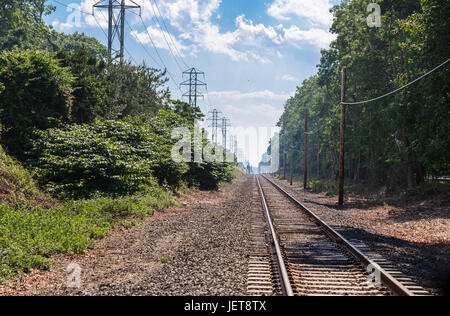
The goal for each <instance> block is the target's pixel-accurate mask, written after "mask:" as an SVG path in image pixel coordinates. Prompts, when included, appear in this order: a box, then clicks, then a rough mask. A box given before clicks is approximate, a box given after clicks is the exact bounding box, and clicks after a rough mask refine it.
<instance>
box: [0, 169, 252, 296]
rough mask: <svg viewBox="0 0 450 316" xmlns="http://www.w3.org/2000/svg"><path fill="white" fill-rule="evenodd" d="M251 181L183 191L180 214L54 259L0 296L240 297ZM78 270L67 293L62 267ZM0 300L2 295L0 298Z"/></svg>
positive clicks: (161, 214) (166, 214) (162, 217)
mask: <svg viewBox="0 0 450 316" xmlns="http://www.w3.org/2000/svg"><path fill="white" fill-rule="evenodd" d="M253 181H254V177H252V176H246V177H240V178H238V179H236V180H235V183H234V184H229V185H225V186H224V187H222V188H221V189H220V190H219V191H218V192H200V191H194V190H189V191H187V192H185V193H184V194H182V195H181V197H180V199H179V200H180V206H179V207H176V208H174V209H171V210H168V211H164V212H158V213H157V214H156V215H155V216H154V217H152V218H150V219H149V220H147V221H146V222H145V223H143V224H142V225H140V226H139V227H135V228H132V229H130V230H128V231H125V232H116V233H113V234H112V235H111V236H110V237H108V238H106V239H104V240H101V241H99V242H98V243H97V244H96V246H95V248H94V249H92V250H89V251H88V252H87V253H86V254H85V255H79V256H71V257H68V256H55V258H54V260H55V262H54V265H53V267H52V269H51V271H49V272H43V271H38V270H35V271H33V272H32V273H30V274H28V275H26V276H25V277H24V278H23V279H22V280H20V281H15V282H11V283H10V284H7V285H5V284H4V285H3V287H0V294H2V295H89V296H90V295H146V296H174V295H176V296H185V295H193V296H199V295H212V296H221V295H223V296H225V295H226V296H228V295H246V291H247V269H248V252H249V250H248V249H249V225H250V211H249V209H250V207H251V203H248V202H249V201H250V200H251V199H252V194H253V191H252V188H253V187H252V186H253V185H254V183H253ZM70 263H76V264H78V265H79V266H80V267H81V272H82V273H81V287H80V288H79V289H71V288H68V287H67V285H66V284H67V282H66V278H67V272H65V269H66V267H67V266H68V265H69V264H70ZM2 292H3V293H2Z"/></svg>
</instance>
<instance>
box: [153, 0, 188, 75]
mask: <svg viewBox="0 0 450 316" xmlns="http://www.w3.org/2000/svg"><path fill="white" fill-rule="evenodd" d="M153 3H154V4H155V6H156V9H157V10H158V13H159V16H160V17H161V20H162V24H163V26H164V28H165V30H166V31H167V34H169V38H170V41H171V42H172V44H173V47H174V49H175V50H176V51H177V53H178V58H180V60H181V62H182V63H183V64H184V65H185V66H186V68H189V66H188V64H187V63H186V62H185V60H184V58H183V55H182V54H181V52H180V50H179V49H178V46H177V44H176V43H175V40H174V39H173V36H172V34H171V32H170V31H169V28H168V27H167V24H166V22H165V20H164V16H163V15H162V13H161V10H160V9H159V5H158V3H157V2H156V0H153ZM150 4H151V3H150ZM152 7H153V5H152ZM155 16H156V14H155Z"/></svg>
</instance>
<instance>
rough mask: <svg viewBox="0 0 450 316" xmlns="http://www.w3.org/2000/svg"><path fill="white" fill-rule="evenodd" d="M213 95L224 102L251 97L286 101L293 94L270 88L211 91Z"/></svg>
mask: <svg viewBox="0 0 450 316" xmlns="http://www.w3.org/2000/svg"><path fill="white" fill-rule="evenodd" d="M209 95H210V96H211V97H217V99H220V100H223V102H225V103H226V102H229V101H245V100H249V99H260V100H261V99H262V100H272V101H286V100H287V99H289V98H290V97H291V96H293V95H294V92H292V93H275V92H273V91H270V90H260V91H253V92H241V91H237V90H231V91H211V92H210V93H209Z"/></svg>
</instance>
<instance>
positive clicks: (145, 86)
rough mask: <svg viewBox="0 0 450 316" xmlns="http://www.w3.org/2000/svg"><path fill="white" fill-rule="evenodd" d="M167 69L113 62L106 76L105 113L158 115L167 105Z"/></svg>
mask: <svg viewBox="0 0 450 316" xmlns="http://www.w3.org/2000/svg"><path fill="white" fill-rule="evenodd" d="M165 75H166V72H165V71H160V70H158V69H154V68H150V67H147V66H146V65H145V64H143V65H141V66H133V65H131V63H129V62H124V63H118V64H109V65H108V67H107V68H106V70H105V72H104V75H103V77H102V81H103V84H104V86H105V88H106V94H105V97H104V99H103V101H102V116H103V117H104V118H106V119H121V118H125V117H127V116H137V115H142V114H145V115H148V116H154V115H155V114H156V113H157V112H158V111H159V110H160V109H162V108H164V107H165V106H166V105H167V102H168V98H169V91H168V89H166V88H165V84H166V82H167V81H168V79H167V78H166V77H165Z"/></svg>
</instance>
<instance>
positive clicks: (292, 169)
mask: <svg viewBox="0 0 450 316" xmlns="http://www.w3.org/2000/svg"><path fill="white" fill-rule="evenodd" d="M293 182H294V134H292V133H291V185H292V184H293Z"/></svg>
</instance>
